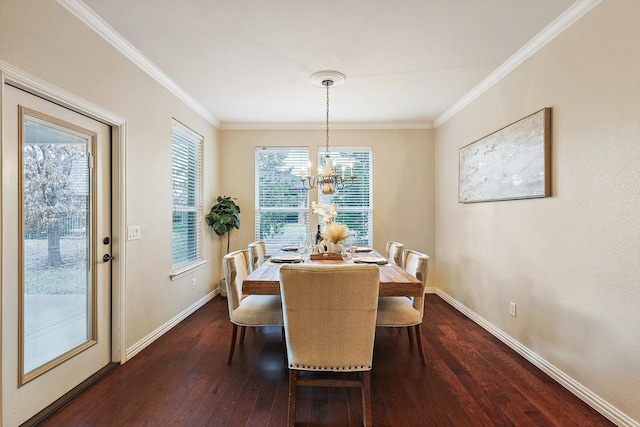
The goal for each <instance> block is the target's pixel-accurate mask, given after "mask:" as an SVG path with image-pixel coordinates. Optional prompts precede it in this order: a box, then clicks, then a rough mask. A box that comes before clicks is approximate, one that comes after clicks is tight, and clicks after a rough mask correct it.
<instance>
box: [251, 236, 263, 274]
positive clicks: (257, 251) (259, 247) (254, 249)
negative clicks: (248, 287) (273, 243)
mask: <svg viewBox="0 0 640 427" xmlns="http://www.w3.org/2000/svg"><path fill="white" fill-rule="evenodd" d="M248 249H249V272H253V271H255V270H256V269H257V268H258V267H260V264H262V263H263V262H264V260H265V256H266V253H267V244H266V243H265V242H264V241H263V240H260V241H257V242H253V243H249V246H248Z"/></svg>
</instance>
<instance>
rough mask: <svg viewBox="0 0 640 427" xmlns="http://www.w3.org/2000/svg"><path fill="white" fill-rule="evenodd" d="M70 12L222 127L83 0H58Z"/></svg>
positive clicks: (210, 120)
mask: <svg viewBox="0 0 640 427" xmlns="http://www.w3.org/2000/svg"><path fill="white" fill-rule="evenodd" d="M57 1H58V3H60V4H61V5H62V6H63V7H65V8H66V9H67V10H69V12H71V13H72V14H73V15H75V16H76V17H77V18H78V19H80V20H81V21H82V22H84V23H85V24H86V25H87V26H88V27H89V28H91V29H92V30H93V31H95V32H96V33H97V34H98V35H100V36H101V37H102V38H103V39H105V40H106V41H107V42H109V43H110V44H111V45H112V46H113V47H115V48H116V49H117V50H118V51H120V53H122V54H123V55H124V56H125V57H126V58H127V59H129V60H130V61H131V62H133V63H134V64H135V65H137V66H138V67H139V68H140V69H141V70H142V71H144V72H145V73H147V74H148V75H149V76H151V78H153V79H154V80H156V81H157V82H158V83H160V85H162V86H163V87H165V88H166V89H167V90H168V91H169V92H171V93H172V94H174V95H175V96H176V97H178V99H180V100H181V101H182V102H184V103H185V104H187V105H188V106H189V107H190V108H191V109H193V110H194V111H195V112H196V113H198V114H199V115H201V116H202V117H203V118H204V119H205V120H207V121H208V122H209V123H211V124H212V125H213V126H216V127H220V121H219V120H218V119H217V118H216V117H215V116H214V115H213V114H211V113H210V112H209V111H208V110H207V109H206V108H205V107H204V106H202V104H200V103H199V102H198V101H196V100H195V99H194V98H193V97H192V96H191V95H189V94H188V93H187V92H185V91H184V90H183V89H182V88H181V87H180V86H178V85H177V84H176V82H174V81H173V80H171V79H170V78H169V76H167V75H166V74H165V73H163V72H162V71H161V70H160V69H159V68H158V67H157V66H156V65H155V64H154V63H153V62H151V61H150V60H149V59H148V58H147V57H146V56H144V55H143V54H142V53H141V52H140V51H139V50H138V49H136V48H135V47H134V46H133V45H132V44H131V43H129V42H128V41H127V40H126V39H125V38H124V37H122V36H121V35H120V34H119V33H118V32H117V31H116V30H114V29H113V28H112V27H111V26H110V25H109V24H107V23H106V22H105V21H104V20H103V19H102V18H100V17H99V16H98V15H97V14H96V13H95V12H94V11H93V10H91V9H90V8H89V7H88V6H87V5H85V4H84V3H83V2H82V1H81V0H57Z"/></svg>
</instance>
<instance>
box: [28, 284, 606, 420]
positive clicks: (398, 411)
mask: <svg viewBox="0 0 640 427" xmlns="http://www.w3.org/2000/svg"><path fill="white" fill-rule="evenodd" d="M425 300H426V306H425V318H424V322H423V324H422V327H421V329H422V335H423V344H424V349H425V352H426V356H427V365H426V366H423V365H422V364H421V363H420V358H419V357H418V354H417V353H416V351H417V348H416V347H417V346H416V345H415V344H413V345H411V344H409V340H408V338H407V334H406V330H405V329H404V328H377V329H376V342H375V347H374V359H373V362H374V366H373V370H372V373H371V386H372V395H371V399H372V415H373V424H374V426H392V427H394V426H403V427H404V426H409V425H411V426H413V425H438V426H465V427H466V426H470V425H473V426H514V425H515V426H533V425H535V426H545V425H548V426H586V425H588V426H613V424H612V423H611V422H609V421H608V420H606V419H605V418H604V417H603V416H602V415H600V414H598V413H597V412H596V411H595V410H594V409H592V408H590V407H589V406H587V405H586V404H585V403H584V402H582V401H580V400H579V399H578V398H577V397H576V396H574V395H573V394H571V393H570V392H569V391H568V390H566V389H564V388H562V387H561V386H560V385H559V384H558V383H556V382H555V381H553V380H552V379H551V378H549V377H548V376H547V375H546V374H544V373H543V372H541V371H540V370H538V369H537V368H536V367H535V366H533V365H531V364H530V363H529V362H527V361H526V360H524V359H523V358H522V357H520V356H519V355H518V354H517V353H515V352H513V351H512V350H511V349H509V348H508V347H506V346H505V345H504V344H502V343H501V342H500V341H498V340H497V339H495V338H494V337H492V336H491V335H490V334H489V333H488V332H486V331H485V330H484V329H482V328H481V327H480V326H478V325H476V324H475V323H473V322H472V321H471V320H469V319H467V318H466V317H464V316H463V315H462V314H460V313H459V312H458V311H456V310H455V309H453V308H452V307H450V306H449V305H448V304H447V303H446V302H444V301H443V300H442V299H440V298H439V297H437V296H435V295H427V296H426V298H425ZM227 310H228V309H227V302H226V300H225V299H223V298H221V297H216V298H214V299H213V300H212V301H210V302H209V303H207V304H206V305H205V306H204V307H202V308H201V309H200V310H198V311H196V312H195V313H193V314H192V315H191V316H189V317H188V318H187V319H185V320H184V321H183V322H181V323H180V324H179V325H177V326H176V327H174V328H173V329H172V330H171V331H169V332H167V333H166V334H165V335H164V336H162V337H160V338H159V339H158V340H157V341H155V342H154V343H153V344H151V345H150V346H149V347H147V348H145V349H144V350H143V351H141V352H140V353H139V354H138V355H136V356H135V357H134V358H133V359H132V360H130V361H129V362H127V363H126V364H124V365H122V366H119V367H117V368H116V369H114V370H113V371H112V372H111V373H109V374H108V375H106V376H104V377H103V378H102V379H100V380H99V381H98V382H97V383H95V384H94V385H93V386H91V387H89V388H88V389H87V390H85V391H84V392H82V393H81V394H79V395H78V396H77V397H76V398H75V399H73V400H72V401H71V402H70V403H68V404H67V405H66V406H64V407H63V408H62V409H60V410H58V411H57V412H55V413H54V414H52V415H51V416H49V417H48V418H46V419H45V420H44V421H42V422H41V423H40V424H39V425H40V426H45V427H48V426H61V425H63V426H67V427H73V426H91V425H100V426H116V425H117V426H139V425H163V426H164V425H172V426H230V425H233V426H259V425H260V426H273V427H275V426H282V425H285V423H286V417H287V402H288V393H287V392H288V372H287V369H286V367H285V366H284V362H283V347H282V342H281V331H280V328H277V327H269V328H249V329H248V331H247V336H246V339H245V342H244V344H238V345H237V346H236V354H235V356H234V360H233V363H232V364H231V365H227V363H226V361H227V355H228V351H229V340H230V335H231V324H230V322H229V316H228V311H227ZM298 402H299V412H298V418H297V424H296V425H297V426H310V425H314V426H318V425H340V426H360V425H362V404H361V401H360V390H359V389H356V388H336V389H333V388H332V389H326V388H320V387H313V388H311V387H302V388H300V391H299V395H298Z"/></svg>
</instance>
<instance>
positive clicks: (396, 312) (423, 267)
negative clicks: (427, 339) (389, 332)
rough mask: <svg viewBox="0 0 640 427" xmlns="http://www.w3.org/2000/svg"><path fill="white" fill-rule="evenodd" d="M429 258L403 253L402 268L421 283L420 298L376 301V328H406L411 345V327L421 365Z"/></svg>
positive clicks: (411, 251)
mask: <svg viewBox="0 0 640 427" xmlns="http://www.w3.org/2000/svg"><path fill="white" fill-rule="evenodd" d="M429 260H430V258H429V256H428V255H425V254H423V253H420V252H416V251H413V250H406V251H404V260H403V263H404V266H405V267H404V268H405V270H406V271H407V272H408V273H409V274H411V275H412V276H413V277H415V278H416V279H418V280H420V281H421V282H422V294H421V295H422V296H419V297H402V296H400V297H380V298H379V300H378V319H377V321H376V325H377V326H383V327H405V326H406V327H407V334H408V335H409V342H410V343H413V336H412V333H411V327H412V326H413V327H414V328H415V333H416V340H417V343H418V350H419V352H420V359H421V360H422V364H423V365H426V364H427V361H426V358H425V356H424V350H423V349H422V335H421V334H420V324H421V323H422V318H423V316H424V288H425V286H426V283H427V274H428V273H429Z"/></svg>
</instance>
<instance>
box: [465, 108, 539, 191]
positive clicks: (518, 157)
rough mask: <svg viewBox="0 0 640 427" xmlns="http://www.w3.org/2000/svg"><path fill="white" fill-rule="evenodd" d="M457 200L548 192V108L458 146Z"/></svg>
mask: <svg viewBox="0 0 640 427" xmlns="http://www.w3.org/2000/svg"><path fill="white" fill-rule="evenodd" d="M458 178H459V181H458V202H459V203H476V202H491V201H498V200H513V199H529V198H535V197H549V196H551V108H544V109H542V110H540V111H537V112H535V113H533V114H531V115H530V116H527V117H525V118H523V119H520V120H518V121H517V122H515V123H512V124H510V125H508V126H506V127H504V128H502V129H500V130H498V131H495V132H494V133H492V134H490V135H487V136H485V137H484V138H482V139H479V140H477V141H475V142H472V143H471V144H469V145H466V146H464V147H462V148H461V149H460V152H459V169H458Z"/></svg>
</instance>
